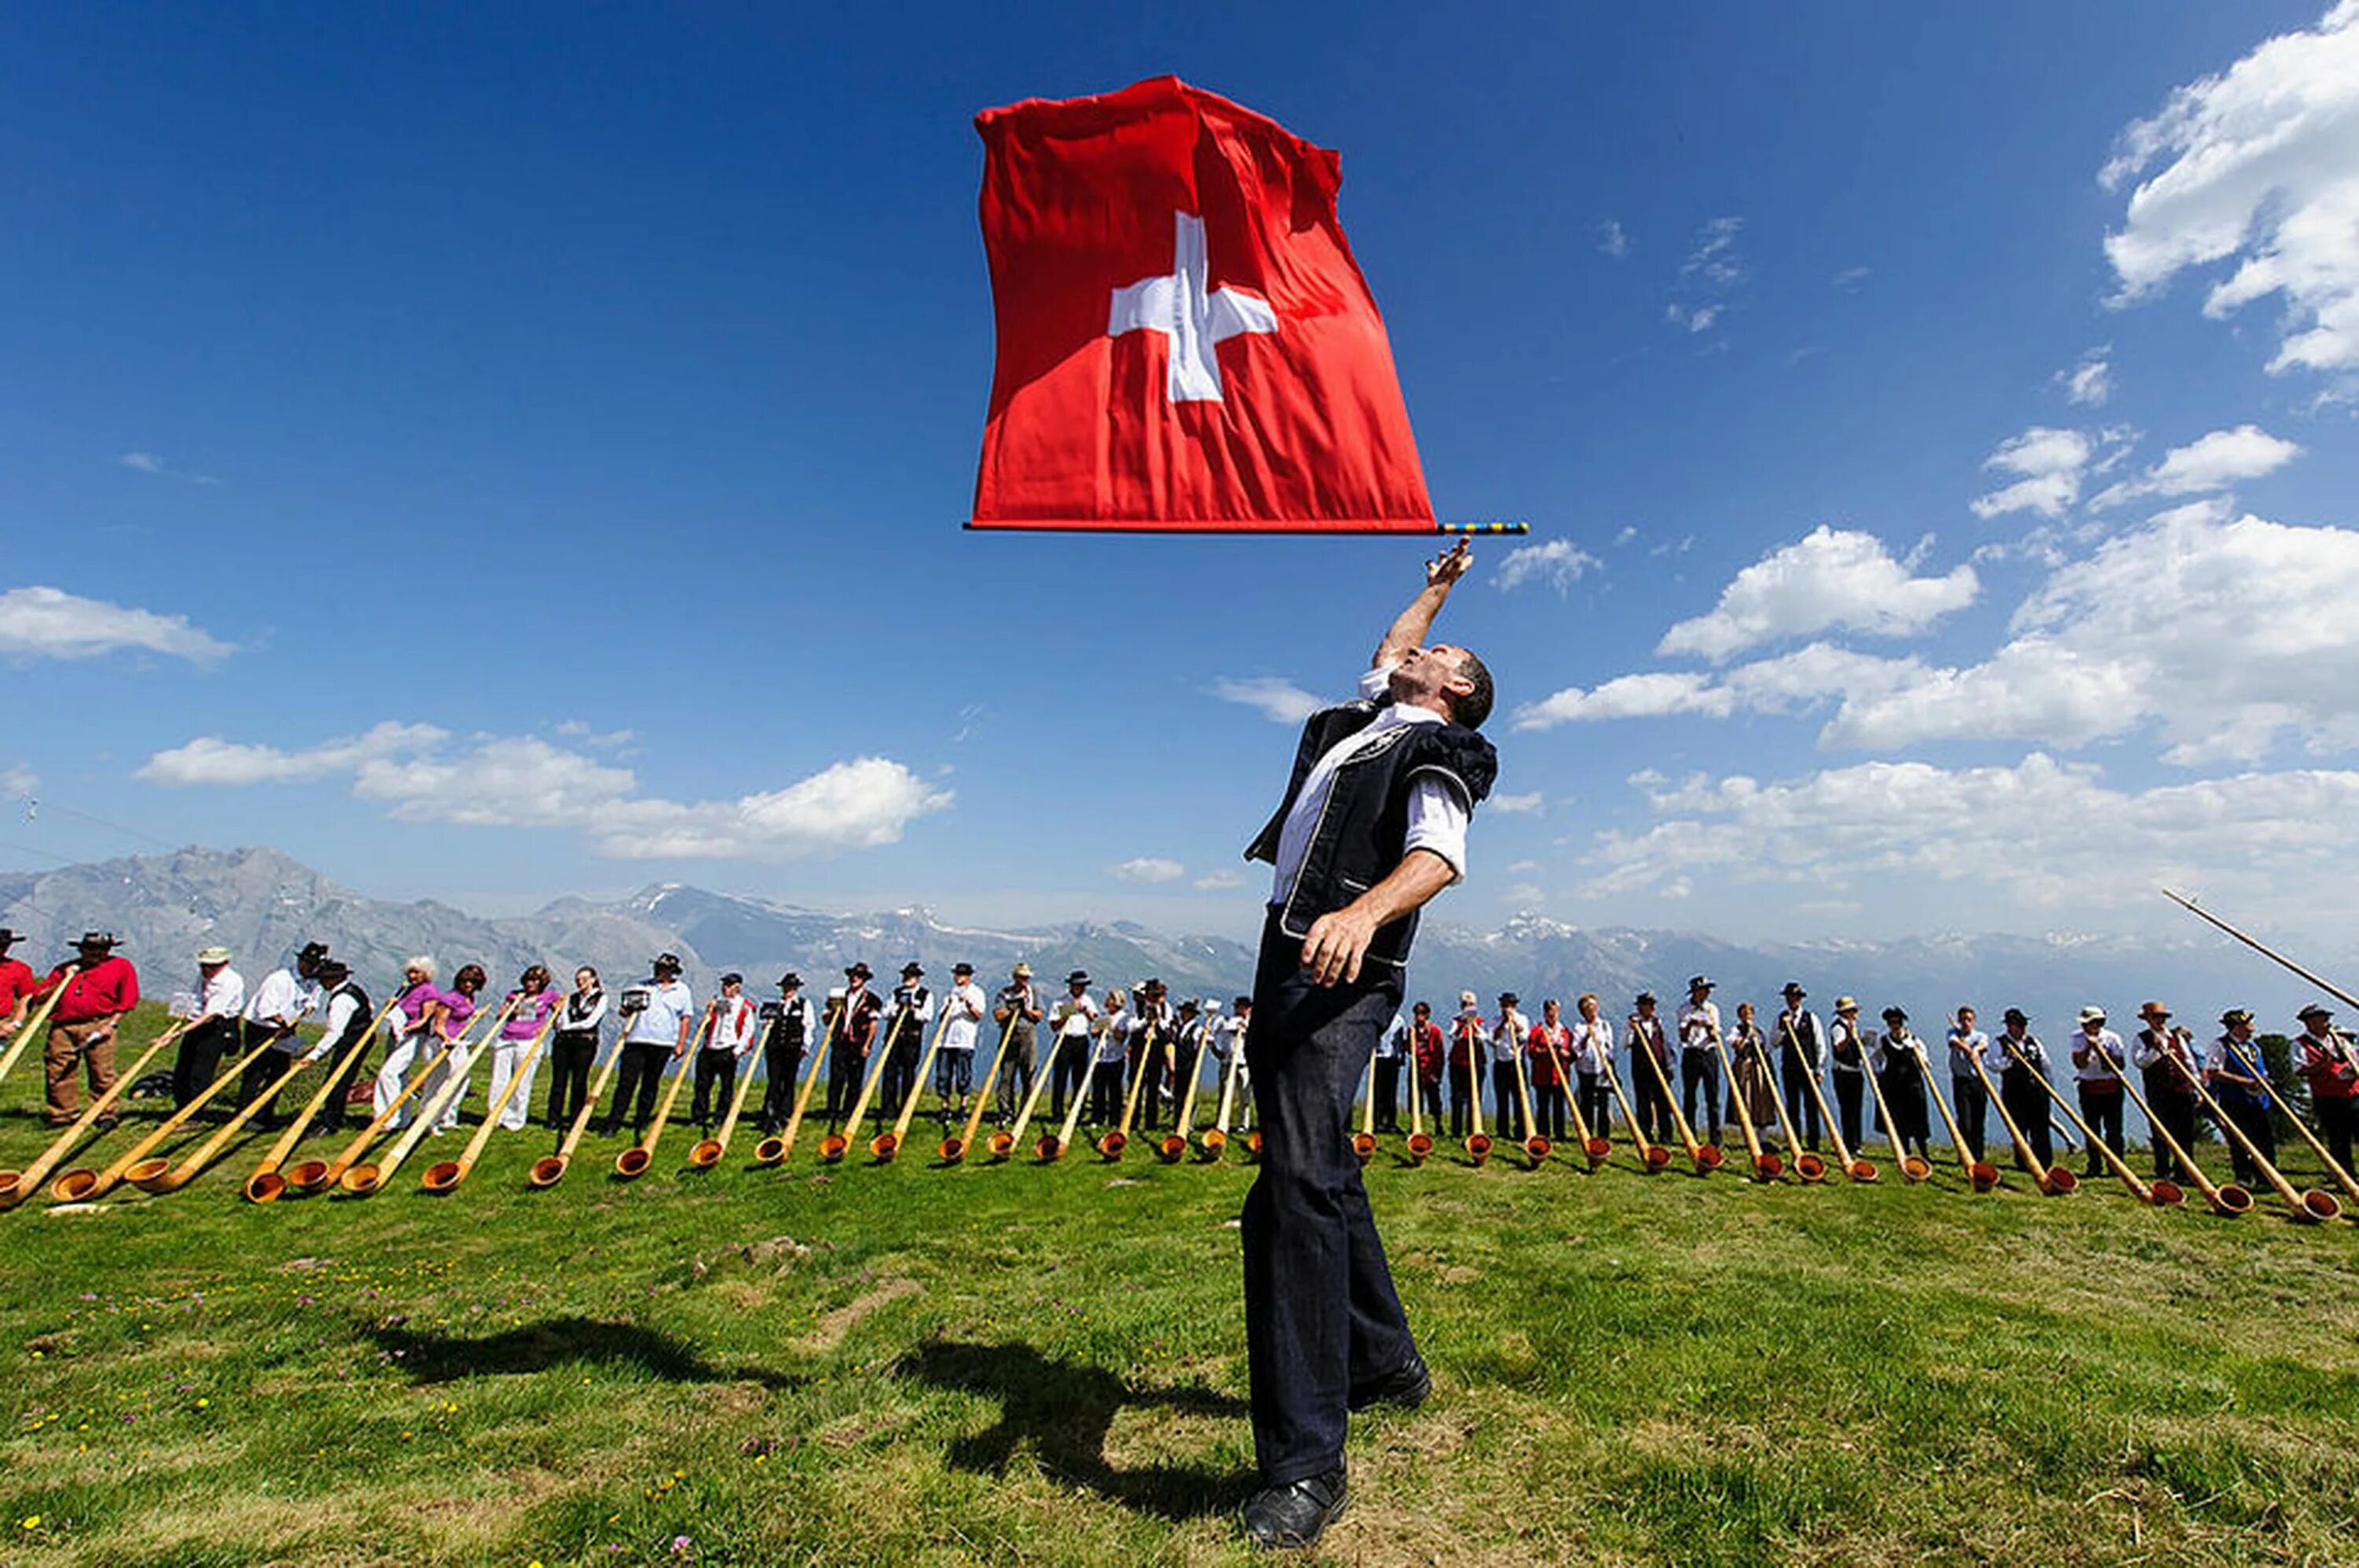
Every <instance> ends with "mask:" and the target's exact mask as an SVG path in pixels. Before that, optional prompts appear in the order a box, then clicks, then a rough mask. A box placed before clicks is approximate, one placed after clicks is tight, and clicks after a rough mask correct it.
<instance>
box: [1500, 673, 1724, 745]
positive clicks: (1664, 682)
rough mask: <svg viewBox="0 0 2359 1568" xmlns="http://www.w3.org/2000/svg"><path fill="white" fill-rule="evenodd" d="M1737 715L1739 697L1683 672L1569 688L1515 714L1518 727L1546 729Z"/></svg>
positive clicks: (1626, 677) (1707, 678)
mask: <svg viewBox="0 0 2359 1568" xmlns="http://www.w3.org/2000/svg"><path fill="white" fill-rule="evenodd" d="M1735 711H1736V702H1735V698H1734V696H1733V695H1732V694H1731V693H1730V692H1728V691H1725V690H1724V689H1723V688H1721V687H1719V686H1718V685H1716V684H1715V683H1714V682H1713V681H1712V678H1711V677H1710V676H1705V675H1695V674H1690V673H1689V672H1687V671H1685V670H1652V671H1648V672H1647V673H1645V674H1640V675H1617V676H1615V677H1614V679H1613V680H1611V681H1605V682H1603V684H1601V685H1598V686H1596V687H1593V688H1592V689H1591V690H1589V691H1582V689H1581V688H1580V687H1578V686H1568V687H1566V688H1565V689H1564V690H1562V691H1558V692H1555V693H1554V694H1552V695H1550V696H1548V697H1544V698H1542V699H1540V701H1538V702H1527V703H1526V704H1524V705H1523V706H1522V707H1520V708H1517V710H1516V713H1515V727H1516V728H1517V729H1519V730H1547V729H1554V728H1555V727H1556V726H1557V725H1559V724H1593V723H1596V722H1598V721H1601V720H1604V719H1652V718H1663V717H1667V716H1669V715H1670V714H1673V713H1703V714H1707V715H1709V716H1710V717H1712V718H1725V717H1727V716H1728V715H1729V714H1730V713H1734V712H1735Z"/></svg>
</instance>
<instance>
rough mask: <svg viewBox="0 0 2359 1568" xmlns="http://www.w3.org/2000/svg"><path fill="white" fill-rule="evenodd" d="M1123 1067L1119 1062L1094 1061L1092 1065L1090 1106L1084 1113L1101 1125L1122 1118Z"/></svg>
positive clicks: (1105, 1125)
mask: <svg viewBox="0 0 2359 1568" xmlns="http://www.w3.org/2000/svg"><path fill="white" fill-rule="evenodd" d="M1122 1069H1123V1064H1122V1063H1121V1062H1093V1063H1092V1064H1091V1067H1090V1108H1089V1109H1088V1110H1086V1111H1084V1112H1082V1115H1083V1116H1087V1117H1088V1118H1089V1119H1090V1121H1091V1122H1093V1123H1094V1124H1095V1125H1097V1126H1099V1127H1112V1126H1114V1124H1115V1123H1116V1122H1118V1121H1120V1120H1122Z"/></svg>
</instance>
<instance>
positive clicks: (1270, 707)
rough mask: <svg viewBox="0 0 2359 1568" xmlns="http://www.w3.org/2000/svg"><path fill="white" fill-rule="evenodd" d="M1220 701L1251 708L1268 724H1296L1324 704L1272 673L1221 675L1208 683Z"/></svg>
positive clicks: (1292, 683) (1291, 682)
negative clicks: (1241, 675) (1243, 675)
mask: <svg viewBox="0 0 2359 1568" xmlns="http://www.w3.org/2000/svg"><path fill="white" fill-rule="evenodd" d="M1211 693H1212V695H1213V696H1215V697H1218V698H1219V699H1220V700H1221V701H1222V702H1235V703H1237V704H1239V705H1240V706H1243V707H1247V708H1252V709H1255V710H1256V711H1257V712H1259V713H1260V714H1261V715H1262V717H1264V718H1266V719H1267V720H1269V721H1270V722H1271V723H1272V724H1300V723H1301V722H1302V721H1303V720H1305V719H1307V718H1309V717H1310V715H1311V714H1313V713H1317V712H1318V711H1319V710H1320V709H1321V708H1323V707H1325V706H1326V705H1327V704H1326V703H1325V702H1321V700H1320V699H1319V698H1317V697H1314V696H1312V695H1311V694H1310V692H1308V691H1304V690H1303V689H1302V688H1301V687H1299V686H1297V685H1296V684H1295V683H1294V682H1293V681H1288V680H1286V679H1284V678H1283V677H1280V676H1276V675H1254V676H1245V677H1239V676H1231V675H1223V676H1222V677H1221V678H1220V679H1219V680H1217V681H1213V682H1212V688H1211Z"/></svg>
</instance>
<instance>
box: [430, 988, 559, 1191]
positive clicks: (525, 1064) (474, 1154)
mask: <svg viewBox="0 0 2359 1568" xmlns="http://www.w3.org/2000/svg"><path fill="white" fill-rule="evenodd" d="M564 1010H565V1007H564V1004H563V1003H561V1002H560V1003H559V1004H558V1005H557V1006H555V1007H550V1008H549V1016H548V1017H547V1018H543V1019H541V1020H540V1027H539V1028H538V1029H535V1030H533V1031H532V1043H531V1044H529V1045H527V1046H526V1047H525V1050H524V1055H523V1057H522V1058H521V1059H519V1060H518V1061H517V1062H516V1071H515V1072H513V1073H509V1074H508V1081H507V1082H506V1083H504V1084H502V1085H501V1086H500V1092H499V1094H498V1095H497V1096H495V1098H494V1099H493V1101H492V1103H491V1104H490V1105H486V1106H484V1120H483V1125H481V1126H480V1127H476V1128H475V1135H474V1136H473V1138H469V1139H468V1140H467V1147H466V1148H465V1149H462V1150H461V1151H460V1153H459V1158H458V1159H456V1160H436V1161H435V1162H434V1163H433V1164H431V1165H429V1166H428V1167H427V1168H426V1173H425V1174H424V1175H423V1176H420V1177H419V1179H418V1184H419V1186H420V1187H422V1188H424V1189H425V1190H426V1191H427V1192H452V1191H455V1190H456V1189H457V1187H458V1185H459V1183H460V1182H462V1181H465V1180H466V1179H467V1175H468V1173H469V1172H470V1171H473V1170H474V1169H475V1161H476V1160H481V1159H482V1158H483V1157H484V1146H485V1145H486V1144H488V1143H490V1142H491V1141H492V1134H493V1132H494V1131H495V1130H496V1129H497V1128H498V1127H499V1125H500V1117H501V1116H502V1115H504V1114H505V1113H506V1110H507V1108H508V1103H509V1102H510V1101H511V1100H514V1099H515V1098H516V1092H517V1091H518V1090H520V1089H522V1088H523V1087H524V1086H525V1084H527V1083H529V1082H531V1073H532V1064H533V1063H534V1062H538V1061H539V1060H540V1048H541V1045H542V1043H543V1042H544V1041H546V1040H548V1039H549V1030H550V1029H554V1028H556V1027H557V1015H558V1014H560V1013H561V1012H563V1011H564ZM498 1049H499V1044H498V1041H497V1040H485V1041H484V1050H485V1051H496V1050H498ZM527 1108H529V1105H527Z"/></svg>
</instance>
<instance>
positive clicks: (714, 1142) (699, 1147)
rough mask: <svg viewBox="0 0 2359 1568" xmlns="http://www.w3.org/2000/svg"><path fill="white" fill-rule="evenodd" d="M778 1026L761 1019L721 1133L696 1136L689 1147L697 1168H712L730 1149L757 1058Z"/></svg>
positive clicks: (689, 1158) (774, 1021) (749, 1089)
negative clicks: (730, 1141)
mask: <svg viewBox="0 0 2359 1568" xmlns="http://www.w3.org/2000/svg"><path fill="white" fill-rule="evenodd" d="M777 1027H778V1020H777V1019H776V1018H765V1019H763V1020H762V1029H761V1032H760V1033H758V1034H756V1036H755V1037H754V1044H753V1048H752V1049H751V1050H749V1051H746V1052H745V1059H744V1060H743V1062H741V1063H740V1064H739V1065H740V1069H741V1070H740V1071H739V1073H738V1074H737V1093H736V1094H734V1095H732V1096H731V1097H730V1101H729V1114H728V1115H727V1116H723V1117H722V1118H721V1135H720V1136H719V1137H718V1138H698V1139H697V1140H696V1147H695V1148H693V1149H690V1150H689V1151H688V1162H689V1164H690V1166H691V1167H693V1168H694V1169H696V1170H699V1171H710V1170H712V1168H713V1167H714V1166H716V1165H718V1164H720V1163H721V1159H722V1156H723V1155H725V1154H727V1153H728V1152H729V1139H730V1136H731V1135H732V1134H734V1133H735V1132H736V1130H737V1118H738V1117H739V1116H744V1115H745V1096H746V1095H747V1094H749V1093H751V1092H752V1090H753V1087H754V1059H755V1058H756V1057H758V1056H760V1055H761V1054H762V1052H763V1051H764V1050H765V1049H766V1047H767V1046H768V1045H769V1043H770V1031H771V1030H772V1029H776V1028H777Z"/></svg>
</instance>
